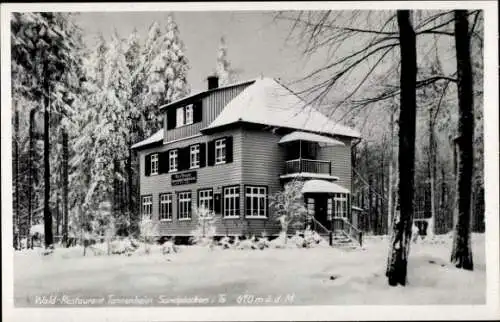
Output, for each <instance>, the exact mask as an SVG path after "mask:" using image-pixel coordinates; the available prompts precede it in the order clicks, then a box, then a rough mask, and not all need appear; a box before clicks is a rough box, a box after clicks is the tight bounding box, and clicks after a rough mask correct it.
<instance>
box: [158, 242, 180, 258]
mask: <svg viewBox="0 0 500 322" xmlns="http://www.w3.org/2000/svg"><path fill="white" fill-rule="evenodd" d="M177 251H178V249H177V247H176V246H175V244H174V243H173V242H172V241H171V240H167V241H166V242H164V243H163V244H162V245H161V253H162V254H163V255H167V254H173V253H177Z"/></svg>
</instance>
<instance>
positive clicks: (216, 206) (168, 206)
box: [141, 185, 269, 221]
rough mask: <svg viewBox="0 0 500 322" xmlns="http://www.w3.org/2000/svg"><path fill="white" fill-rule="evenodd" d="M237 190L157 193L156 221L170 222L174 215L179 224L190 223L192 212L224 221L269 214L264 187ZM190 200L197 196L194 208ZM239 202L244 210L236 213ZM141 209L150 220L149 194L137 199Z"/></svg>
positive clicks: (229, 188)
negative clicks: (215, 216)
mask: <svg viewBox="0 0 500 322" xmlns="http://www.w3.org/2000/svg"><path fill="white" fill-rule="evenodd" d="M241 188H242V186H240V185H233V186H225V187H222V189H220V192H214V189H213V188H202V189H198V190H196V191H189V190H186V191H176V192H166V193H159V194H158V219H159V220H161V221H172V218H173V216H174V211H175V212H176V216H177V220H179V221H183V220H191V219H192V216H193V212H199V213H200V214H201V212H203V213H205V214H206V213H211V214H216V215H218V214H222V217H223V218H227V219H230V218H239V217H240V215H241V214H242V213H244V214H245V218H262V219H265V218H267V217H268V212H269V201H268V194H269V191H268V187H267V186H254V185H244V186H243V190H242V189H241ZM194 196H197V198H196V205H193V204H194V198H193V197H194ZM155 197H156V196H155ZM240 198H244V199H243V200H244V203H243V208H244V209H240V208H241V207H242V204H241V202H240ZM174 199H175V200H174ZM174 203H175V205H176V209H175V210H174V207H173V206H174ZM193 207H196V209H193ZM141 209H142V216H143V218H149V219H151V218H152V216H153V195H152V194H149V195H143V196H141ZM242 210H243V211H242Z"/></svg>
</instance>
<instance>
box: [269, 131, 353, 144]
mask: <svg viewBox="0 0 500 322" xmlns="http://www.w3.org/2000/svg"><path fill="white" fill-rule="evenodd" d="M294 141H309V142H318V143H325V144H326V145H336V146H344V145H345V144H344V143H343V142H341V141H339V140H335V139H332V138H329V137H327V136H323V135H318V134H314V133H308V132H302V131H295V132H292V133H290V134H287V135H285V136H283V137H282V138H281V140H280V141H279V143H287V142H294Z"/></svg>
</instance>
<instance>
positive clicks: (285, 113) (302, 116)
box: [205, 78, 361, 138]
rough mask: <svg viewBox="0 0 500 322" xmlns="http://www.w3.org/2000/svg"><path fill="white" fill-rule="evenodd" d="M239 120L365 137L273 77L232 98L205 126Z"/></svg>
mask: <svg viewBox="0 0 500 322" xmlns="http://www.w3.org/2000/svg"><path fill="white" fill-rule="evenodd" d="M236 122H249V123H257V124H265V125H269V126H276V127H287V128H292V129H298V130H305V131H311V132H316V133H326V134H331V135H342V136H348V137H355V138H359V137H361V135H360V133H359V132H358V131H357V130H355V129H353V128H350V127H347V126H345V125H342V124H338V123H336V122H334V121H332V120H330V119H329V118H328V117H326V116H325V115H324V114H322V113H321V112H319V111H318V110H316V109H315V108H313V107H312V106H310V105H308V104H306V102H304V100H302V99H301V98H300V97H298V96H297V95H296V94H295V93H293V92H292V91H290V90H289V89H288V88H286V87H284V86H283V85H281V84H280V83H278V82H277V81H276V80H275V79H273V78H261V79H257V80H256V81H255V82H254V83H253V84H252V85H250V86H248V87H247V88H246V89H245V90H243V92H241V93H240V94H239V95H238V96H236V97H235V98H234V99H232V100H231V101H230V102H229V103H228V104H227V105H226V107H225V108H224V109H223V110H222V112H221V113H220V114H219V116H218V117H217V118H216V119H215V120H214V121H213V122H212V123H211V124H210V125H209V126H208V127H206V128H205V129H214V128H217V127H220V126H224V125H228V124H232V123H236Z"/></svg>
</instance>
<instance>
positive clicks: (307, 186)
mask: <svg viewBox="0 0 500 322" xmlns="http://www.w3.org/2000/svg"><path fill="white" fill-rule="evenodd" d="M314 192H326V193H349V190H347V189H346V188H344V187H341V186H339V185H338V184H336V183H333V182H329V181H326V180H316V179H314V180H308V181H306V182H305V183H304V186H303V187H302V193H314Z"/></svg>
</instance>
